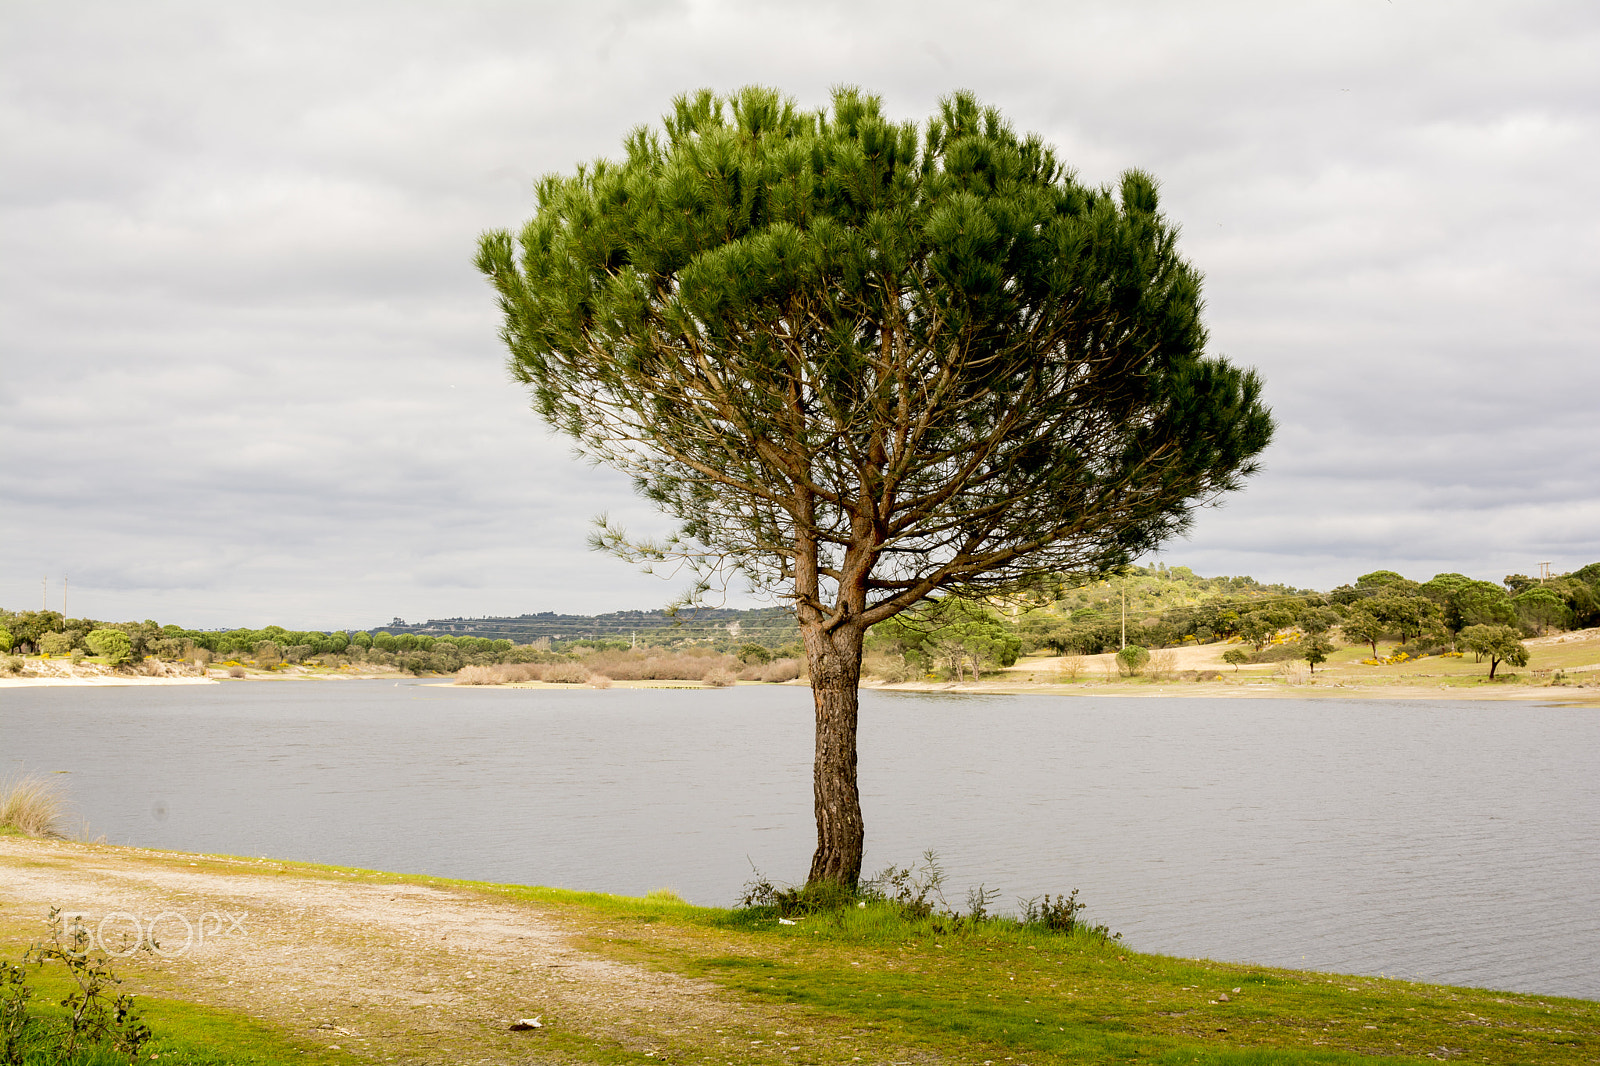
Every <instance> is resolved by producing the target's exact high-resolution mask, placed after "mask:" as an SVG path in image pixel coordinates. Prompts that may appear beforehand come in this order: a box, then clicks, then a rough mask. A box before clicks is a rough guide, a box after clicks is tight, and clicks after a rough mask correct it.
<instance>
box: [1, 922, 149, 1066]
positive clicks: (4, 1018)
mask: <svg viewBox="0 0 1600 1066" xmlns="http://www.w3.org/2000/svg"><path fill="white" fill-rule="evenodd" d="M49 921H50V934H49V936H48V937H47V938H46V939H44V940H41V941H38V942H36V943H34V944H33V945H32V946H31V947H29V948H28V950H27V952H26V953H25V954H24V955H23V957H22V963H21V964H20V965H18V964H15V963H10V962H6V961H5V960H0V1064H4V1066H33V1064H39V1066H45V1064H56V1063H63V1064H65V1063H78V1062H85V1061H93V1062H103V1061H106V1060H107V1059H111V1060H113V1061H115V1060H122V1061H126V1062H129V1063H132V1062H134V1061H136V1060H137V1059H139V1058H140V1053H141V1052H142V1051H143V1049H144V1047H145V1045H146V1044H148V1043H149V1042H150V1038H151V1035H152V1034H151V1032H150V1027H149V1026H148V1025H146V1024H145V1023H144V1022H143V1021H142V1020H140V1018H139V1016H138V1014H137V1013H136V1012H135V1011H134V1007H133V998H134V997H133V995H132V994H131V993H127V992H118V991H117V986H118V985H120V984H121V983H122V981H121V979H120V978H118V977H117V976H116V974H114V973H113V972H112V970H111V963H110V961H109V960H108V959H107V958H106V956H105V954H104V953H102V952H94V951H91V950H90V947H91V944H92V942H93V937H92V936H91V934H90V932H89V930H88V929H87V928H85V927H84V925H83V923H82V922H80V921H78V920H77V919H73V921H72V923H71V924H70V925H68V924H67V923H66V922H64V921H63V920H62V917H61V911H60V910H59V909H57V908H54V907H52V908H51V909H50V918H49ZM51 963H60V964H61V965H62V966H63V967H65V968H66V971H67V976H68V977H69V978H70V979H71V984H70V986H69V987H70V989H71V990H70V991H69V992H68V993H67V996H66V998H65V999H63V1000H61V1004H60V1006H61V1010H58V1011H51V1010H49V1009H48V1008H46V1009H44V1010H40V1009H38V1008H37V1007H35V1006H34V1004H33V993H34V990H33V988H32V987H31V986H30V985H29V984H28V969H29V967H30V966H31V967H32V968H33V969H35V970H39V969H42V968H43V967H44V966H45V965H46V964H51Z"/></svg>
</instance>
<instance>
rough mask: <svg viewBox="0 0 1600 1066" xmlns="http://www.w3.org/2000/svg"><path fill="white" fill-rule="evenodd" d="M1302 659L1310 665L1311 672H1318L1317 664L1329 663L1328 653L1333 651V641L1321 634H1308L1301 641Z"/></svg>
mask: <svg viewBox="0 0 1600 1066" xmlns="http://www.w3.org/2000/svg"><path fill="white" fill-rule="evenodd" d="M1300 649H1301V653H1300V654H1301V657H1302V658H1304V659H1305V661H1306V662H1307V663H1308V664H1309V665H1310V667H1311V672H1312V673H1313V674H1314V673H1316V672H1317V664H1318V663H1322V662H1327V661H1328V653H1329V652H1331V651H1333V641H1331V640H1329V639H1328V638H1327V637H1325V636H1323V635H1322V634H1321V633H1307V634H1306V635H1305V636H1304V637H1302V638H1301V640H1300Z"/></svg>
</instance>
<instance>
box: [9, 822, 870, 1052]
mask: <svg viewBox="0 0 1600 1066" xmlns="http://www.w3.org/2000/svg"><path fill="white" fill-rule="evenodd" d="M51 906H56V907H60V908H61V909H62V910H63V911H64V912H68V913H71V912H78V913H81V914H82V915H83V916H84V918H83V920H84V921H85V923H86V924H87V925H88V926H90V927H91V928H95V929H97V930H99V931H100V933H101V934H102V935H103V937H104V939H105V940H106V941H107V942H108V943H106V945H105V946H106V947H107V948H109V949H111V950H113V951H116V950H119V949H120V947H121V945H123V944H125V943H127V942H128V939H129V938H130V937H131V936H132V935H133V925H132V920H131V919H132V917H137V918H139V919H140V920H141V924H142V926H144V927H148V926H149V925H150V922H151V919H155V918H157V917H158V916H161V917H159V921H158V922H157V923H156V936H155V939H156V941H157V943H158V945H159V948H160V951H159V953H150V952H137V953H136V954H134V955H132V956H130V957H129V958H128V959H127V960H126V961H125V962H124V963H122V964H120V965H119V972H125V973H128V974H130V975H131V976H132V977H133V978H134V982H133V983H136V984H137V983H145V984H148V985H149V986H150V987H151V988H152V989H153V990H155V991H157V992H158V993H160V994H172V995H177V996H179V997H181V998H186V999H191V1000H193V1001H196V1002H200V1003H204V1004H208V1005H212V1006H217V1007H222V1008H227V1009H230V1010H236V1011H241V1012H244V1013H247V1014H250V1015H252V1016H254V1017H257V1018H259V1019H262V1020H264V1021H267V1022H269V1023H272V1024H275V1025H278V1026H281V1027H283V1028H285V1029H286V1030H288V1031H290V1032H291V1033H292V1034H293V1035H295V1036H298V1037H301V1038H308V1039H311V1040H313V1041H315V1042H318V1043H321V1044H324V1045H335V1046H338V1047H340V1048H341V1049H343V1050H345V1051H349V1052H352V1053H354V1054H357V1055H359V1056H362V1057H370V1058H372V1059H375V1060H378V1061H384V1062H414V1063H433V1062H439V1063H446V1062H449V1063H454V1062H583V1061H590V1059H591V1055H590V1054H586V1053H585V1052H586V1050H593V1051H596V1052H599V1051H601V1050H602V1049H606V1048H609V1049H611V1052H612V1053H613V1054H614V1053H615V1052H618V1051H631V1052H634V1053H636V1054H640V1055H646V1056H651V1057H653V1058H659V1059H662V1060H669V1061H670V1060H678V1059H691V1060H698V1061H716V1062H724V1061H727V1060H729V1059H734V1060H737V1061H739V1062H762V1061H784V1062H810V1061H837V1060H838V1051H839V1048H838V1047H837V1042H838V1037H839V1034H838V1033H835V1032H831V1031H830V1029H831V1026H830V1025H829V1023H827V1022H826V1021H825V1020H819V1019H816V1018H811V1017H807V1016H806V1015H804V1014H803V1012H800V1011H798V1010H791V1009H788V1008H783V1007H775V1006H772V1005H768V1004H757V1003H751V1002H746V1001H744V1000H742V999H741V998H740V997H738V996H735V995H732V994H730V993H727V992H725V991H723V990H720V989H718V988H716V987H715V986H713V985H711V984H709V983H707V982H702V981H697V980H693V979H688V978H685V977H682V976H680V975H676V974H672V973H666V972H661V971H657V970H652V969H649V968H645V967H642V966H636V965H630V964H626V963H621V962H617V961H613V960H610V959H607V958H605V957H603V956H601V955H600V954H597V953H595V952H593V951H588V950H585V949H584V948H582V947H581V946H579V941H580V939H581V938H585V937H601V938H604V937H607V936H609V935H611V934H615V933H618V932H619V931H618V930H617V929H614V928H607V927H606V926H607V921H606V919H605V918H604V917H603V916H602V917H600V918H599V919H598V920H596V919H595V918H594V917H593V916H592V915H590V916H588V917H586V918H585V919H584V920H583V921H582V922H580V921H579V920H578V918H577V917H576V916H575V915H574V914H570V913H563V909H561V908H552V907H541V906H539V905H536V904H529V903H524V902H521V901H515V900H507V899H504V898H502V897H499V896H496V895H492V894H490V893H488V892H483V893H479V892H474V891H469V890H460V889H454V888H444V887H436V886H431V885H421V884H413V883H406V882H400V881H387V880H374V879H373V878H372V877H371V876H370V875H357V874H341V873H338V872H335V871H327V870H313V871H307V870H306V869H304V868H302V867H297V866H285V865H284V864H280V863H275V862H271V861H267V860H262V861H252V860H245V859H217V858H209V857H206V858H203V857H199V856H187V855H175V854H173V853H167V852H146V851H141V850H137V849H131V848H117V847H107V846H96V845H88V844H76V843H67V842H59V841H37V840H27V839H24V838H20V837H0V931H3V932H4V933H5V935H6V936H7V937H11V938H14V940H13V942H14V943H15V942H16V940H18V939H27V938H31V937H36V936H37V935H39V933H40V932H41V931H42V929H43V926H42V924H41V923H40V921H39V920H40V919H42V918H43V917H44V916H45V914H46V913H47V911H48V909H49V908H50V907H51ZM647 928H653V927H647ZM625 935H626V937H628V938H632V939H635V940H636V939H638V938H639V935H640V933H639V930H638V929H634V928H630V929H628V930H626V931H625ZM661 935H664V936H665V935H670V934H669V933H666V932H665V931H663V932H662V934H661ZM8 953H15V952H8ZM141 978H142V979H143V980H142V982H141ZM535 1016H540V1017H542V1020H543V1022H544V1028H541V1029H539V1030H536V1031H534V1032H511V1031H509V1030H508V1025H509V1024H510V1023H511V1022H513V1021H515V1020H517V1019H521V1018H529V1017H535ZM850 1057H851V1056H850V1055H849V1054H845V1055H844V1058H845V1060H846V1061H848V1060H849V1059H850Z"/></svg>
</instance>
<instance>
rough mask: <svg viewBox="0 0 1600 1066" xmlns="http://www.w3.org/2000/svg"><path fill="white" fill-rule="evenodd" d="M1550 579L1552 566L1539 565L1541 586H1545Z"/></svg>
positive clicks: (1546, 563) (1545, 563)
mask: <svg viewBox="0 0 1600 1066" xmlns="http://www.w3.org/2000/svg"><path fill="white" fill-rule="evenodd" d="M1549 578H1550V564H1549V563H1548V562H1543V563H1540V564H1539V584H1541V585H1542V584H1544V583H1545V582H1546V581H1547V580H1549Z"/></svg>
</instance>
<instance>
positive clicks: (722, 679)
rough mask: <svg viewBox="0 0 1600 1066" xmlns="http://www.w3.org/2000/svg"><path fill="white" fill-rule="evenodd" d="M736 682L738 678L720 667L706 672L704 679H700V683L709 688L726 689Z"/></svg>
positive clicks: (730, 671)
mask: <svg viewBox="0 0 1600 1066" xmlns="http://www.w3.org/2000/svg"><path fill="white" fill-rule="evenodd" d="M737 680H739V676H738V675H737V674H735V673H734V672H733V671H732V670H725V669H723V668H722V667H720V666H714V667H712V668H711V669H710V670H707V671H706V674H705V677H703V678H702V679H701V683H702V684H704V685H706V686H707V687H709V688H727V687H728V686H729V685H732V684H733V683H734V682H735V681H737Z"/></svg>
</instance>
